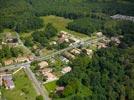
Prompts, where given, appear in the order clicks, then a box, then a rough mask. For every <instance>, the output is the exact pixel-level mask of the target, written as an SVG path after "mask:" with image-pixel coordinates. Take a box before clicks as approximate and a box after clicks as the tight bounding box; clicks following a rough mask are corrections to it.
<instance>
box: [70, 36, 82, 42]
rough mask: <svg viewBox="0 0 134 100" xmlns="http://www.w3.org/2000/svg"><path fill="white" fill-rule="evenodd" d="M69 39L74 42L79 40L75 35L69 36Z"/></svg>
mask: <svg viewBox="0 0 134 100" xmlns="http://www.w3.org/2000/svg"><path fill="white" fill-rule="evenodd" d="M69 40H70V42H75V43H78V42H80V40H79V39H77V38H75V37H70V38H69Z"/></svg>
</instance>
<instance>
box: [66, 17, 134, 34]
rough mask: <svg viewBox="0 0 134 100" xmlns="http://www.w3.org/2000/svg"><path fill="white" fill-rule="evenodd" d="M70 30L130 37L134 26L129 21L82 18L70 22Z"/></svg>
mask: <svg viewBox="0 0 134 100" xmlns="http://www.w3.org/2000/svg"><path fill="white" fill-rule="evenodd" d="M67 28H68V29H70V30H73V31H77V32H81V33H84V34H87V35H91V34H92V33H94V32H99V31H101V32H103V33H104V34H105V35H107V36H117V35H124V34H125V33H127V34H125V35H128V34H129V35H130V34H131V33H132V32H133V30H132V29H133V28H134V24H133V22H129V21H119V20H112V19H110V18H103V17H102V18H101V17H100V18H99V17H98V18H95V17H94V18H92V17H87V18H80V19H77V20H74V21H73V22H70V23H69V24H68V26H67ZM131 35H132V34H131Z"/></svg>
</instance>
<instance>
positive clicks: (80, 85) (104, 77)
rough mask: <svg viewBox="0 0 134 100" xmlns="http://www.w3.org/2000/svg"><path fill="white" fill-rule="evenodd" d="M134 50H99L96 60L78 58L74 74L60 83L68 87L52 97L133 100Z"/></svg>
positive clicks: (110, 48)
mask: <svg viewBox="0 0 134 100" xmlns="http://www.w3.org/2000/svg"><path fill="white" fill-rule="evenodd" d="M133 50H134V47H131V48H127V49H118V48H116V47H109V48H108V49H100V50H98V51H97V52H96V53H95V54H94V56H93V59H92V60H91V59H89V58H88V57H86V56H81V57H79V58H77V59H75V60H74V61H73V62H72V64H71V66H72V71H71V72H70V73H68V74H66V75H64V76H62V77H61V78H60V79H59V81H58V82H57V84H58V85H60V86H65V89H64V91H63V92H59V93H56V94H54V95H53V98H59V97H60V98H65V99H67V100H133V98H134V94H133V92H134V85H133V83H134V74H133V71H134V66H133V65H134V63H133V57H134V52H133Z"/></svg>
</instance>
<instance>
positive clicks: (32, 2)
mask: <svg viewBox="0 0 134 100" xmlns="http://www.w3.org/2000/svg"><path fill="white" fill-rule="evenodd" d="M94 13H99V14H102V13H103V14H106V15H114V14H117V13H120V14H125V15H134V3H133V0H116V1H115V0H6V1H5V0H0V31H1V30H2V29H3V28H11V29H14V30H16V31H17V32H27V31H30V30H35V29H38V28H41V27H42V26H43V22H42V20H41V19H39V18H38V16H44V15H51V14H53V15H57V16H63V17H66V18H71V19H78V18H82V17H90V16H91V15H92V14H94Z"/></svg>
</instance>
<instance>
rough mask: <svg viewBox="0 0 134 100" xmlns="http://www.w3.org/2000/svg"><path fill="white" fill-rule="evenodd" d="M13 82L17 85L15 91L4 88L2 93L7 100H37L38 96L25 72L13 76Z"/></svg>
mask: <svg viewBox="0 0 134 100" xmlns="http://www.w3.org/2000/svg"><path fill="white" fill-rule="evenodd" d="M13 80H14V83H15V88H14V89H13V90H6V89H4V88H2V93H3V96H4V97H5V98H6V100H35V98H36V96H37V94H36V92H35V90H34V88H33V86H32V83H31V81H30V80H29V79H28V77H27V76H26V74H25V72H24V71H23V70H21V71H20V72H18V73H16V74H15V75H14V76H13Z"/></svg>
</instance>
